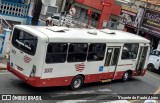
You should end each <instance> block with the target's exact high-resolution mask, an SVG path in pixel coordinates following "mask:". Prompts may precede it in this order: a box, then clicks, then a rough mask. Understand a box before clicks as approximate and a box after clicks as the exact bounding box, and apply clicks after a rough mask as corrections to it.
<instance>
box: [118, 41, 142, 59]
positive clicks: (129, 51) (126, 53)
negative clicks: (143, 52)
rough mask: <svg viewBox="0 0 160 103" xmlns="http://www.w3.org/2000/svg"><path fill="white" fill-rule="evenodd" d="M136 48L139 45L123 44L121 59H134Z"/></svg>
mask: <svg viewBox="0 0 160 103" xmlns="http://www.w3.org/2000/svg"><path fill="white" fill-rule="evenodd" d="M138 48H139V44H136V43H134V44H131V43H127V44H124V46H123V51H122V57H121V59H136V57H137V53H138Z"/></svg>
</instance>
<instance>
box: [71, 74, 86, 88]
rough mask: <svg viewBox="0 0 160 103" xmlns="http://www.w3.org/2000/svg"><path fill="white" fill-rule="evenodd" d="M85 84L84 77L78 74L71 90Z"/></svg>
mask: <svg viewBox="0 0 160 103" xmlns="http://www.w3.org/2000/svg"><path fill="white" fill-rule="evenodd" d="M82 85H83V77H82V76H80V75H78V76H76V77H75V78H73V80H72V82H71V90H77V89H80V88H81V87H82Z"/></svg>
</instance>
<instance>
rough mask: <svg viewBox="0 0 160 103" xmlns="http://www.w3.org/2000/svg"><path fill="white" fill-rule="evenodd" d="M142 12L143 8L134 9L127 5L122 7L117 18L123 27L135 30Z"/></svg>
mask: <svg viewBox="0 0 160 103" xmlns="http://www.w3.org/2000/svg"><path fill="white" fill-rule="evenodd" d="M143 12H144V9H143V8H137V9H136V8H133V7H129V6H127V5H123V6H122V10H121V12H120V16H119V22H120V23H122V24H124V25H129V26H131V27H134V28H137V27H139V24H140V22H141V19H142V16H143Z"/></svg>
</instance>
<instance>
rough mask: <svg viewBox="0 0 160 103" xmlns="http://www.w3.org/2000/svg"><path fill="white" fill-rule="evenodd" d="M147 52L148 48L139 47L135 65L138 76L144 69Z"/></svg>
mask: <svg viewBox="0 0 160 103" xmlns="http://www.w3.org/2000/svg"><path fill="white" fill-rule="evenodd" d="M147 51H148V46H140V51H139V55H138V60H137V65H136V71H137V72H138V75H141V73H142V70H143V69H144V65H145V61H146V56H147Z"/></svg>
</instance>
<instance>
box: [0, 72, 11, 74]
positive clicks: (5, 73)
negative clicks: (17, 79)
mask: <svg viewBox="0 0 160 103" xmlns="http://www.w3.org/2000/svg"><path fill="white" fill-rule="evenodd" d="M0 74H11V73H10V72H0Z"/></svg>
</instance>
